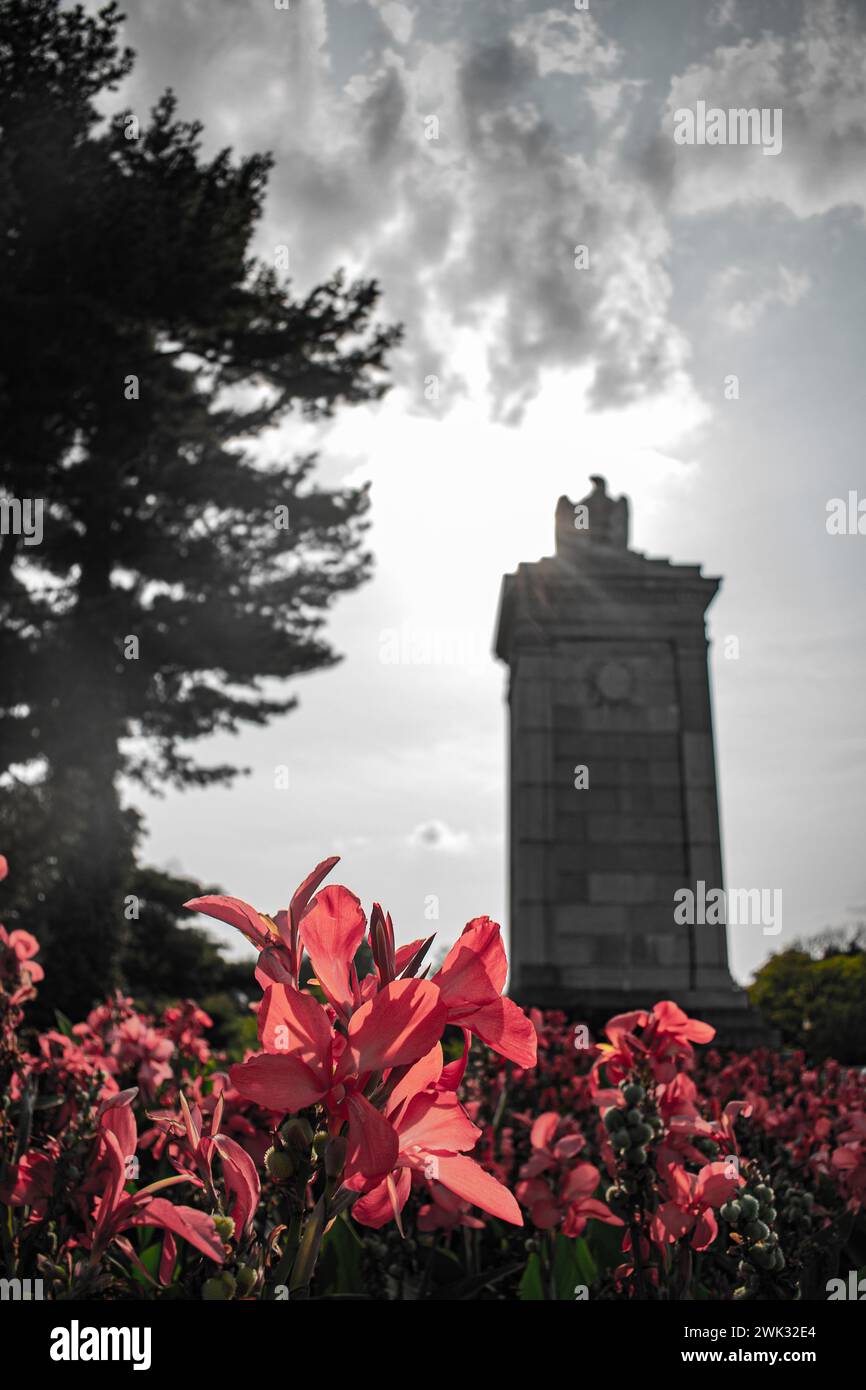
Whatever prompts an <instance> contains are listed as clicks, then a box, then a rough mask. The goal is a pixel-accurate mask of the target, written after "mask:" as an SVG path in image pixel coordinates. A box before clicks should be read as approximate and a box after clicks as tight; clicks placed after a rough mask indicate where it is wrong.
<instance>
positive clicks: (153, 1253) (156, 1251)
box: [130, 1241, 174, 1290]
mask: <svg viewBox="0 0 866 1390" xmlns="http://www.w3.org/2000/svg"><path fill="white" fill-rule="evenodd" d="M161 1256H162V1241H157V1243H156V1244H155V1245H149V1246H148V1247H147V1249H146V1250H140V1251H139V1252H138V1258H139V1259H140V1260H141V1263H142V1264H143V1265H144V1267H145V1269H146V1270H147V1272H148V1274H149V1275H150V1277H151V1278H152V1279H155V1280H157V1282H158V1281H159V1261H160V1258H161ZM130 1269H131V1271H132V1277H133V1279H135V1280H137V1282H138V1283H139V1284H143V1285H144V1287H145V1288H146V1289H148V1290H151V1288H152V1286H151V1285H150V1284H148V1282H147V1280H146V1279H145V1277H144V1275H143V1274H142V1272H141V1270H140V1269H139V1268H138V1266H137V1265H134V1264H131V1263H130ZM173 1273H174V1271H173V1270H172V1274H173Z"/></svg>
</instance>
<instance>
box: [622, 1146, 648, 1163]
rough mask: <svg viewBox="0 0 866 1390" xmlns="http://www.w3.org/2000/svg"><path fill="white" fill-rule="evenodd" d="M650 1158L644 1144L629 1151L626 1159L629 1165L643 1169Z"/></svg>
mask: <svg viewBox="0 0 866 1390" xmlns="http://www.w3.org/2000/svg"><path fill="white" fill-rule="evenodd" d="M648 1157H649V1155H648V1154H647V1151H646V1149H645V1148H644V1146H643V1144H638V1145H637V1147H636V1148H633V1149H629V1150H628V1152H627V1153H626V1159H627V1160H628V1162H629V1163H632V1164H634V1166H635V1168H642V1167H643V1165H644V1164H645V1163H646V1161H647V1158H648Z"/></svg>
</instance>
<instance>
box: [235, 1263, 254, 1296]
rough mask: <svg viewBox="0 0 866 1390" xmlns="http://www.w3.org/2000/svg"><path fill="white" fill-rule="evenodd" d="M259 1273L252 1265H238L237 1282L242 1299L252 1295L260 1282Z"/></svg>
mask: <svg viewBox="0 0 866 1390" xmlns="http://www.w3.org/2000/svg"><path fill="white" fill-rule="evenodd" d="M258 1278H259V1272H258V1270H257V1269H253V1267H252V1265H238V1272H237V1281H238V1291H239V1293H240V1295H241V1297H242V1298H246V1296H247V1294H250V1293H252V1291H253V1289H254V1288H255V1287H256V1284H257V1282H258Z"/></svg>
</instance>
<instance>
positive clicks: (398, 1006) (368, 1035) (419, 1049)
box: [348, 980, 447, 1075]
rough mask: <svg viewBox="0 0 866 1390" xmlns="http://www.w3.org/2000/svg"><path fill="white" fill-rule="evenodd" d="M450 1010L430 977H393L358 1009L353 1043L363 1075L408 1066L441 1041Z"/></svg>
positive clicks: (352, 1024) (352, 1025)
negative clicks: (427, 978)
mask: <svg viewBox="0 0 866 1390" xmlns="http://www.w3.org/2000/svg"><path fill="white" fill-rule="evenodd" d="M446 1019H447V1010H446V1008H445V1005H444V1004H443V1003H442V1000H441V997H440V994H439V990H438V989H437V987H436V986H435V985H434V984H432V983H431V982H430V981H429V980H393V981H392V982H391V984H389V985H386V986H385V988H384V989H381V990H380V991H379V993H378V994H377V995H376V996H375V997H374V998H373V999H370V1000H369V1001H368V1002H367V1003H366V1004H362V1005H361V1007H360V1008H359V1009H356V1011H355V1013H354V1014H353V1016H352V1020H351V1022H350V1024H349V1030H348V1034H349V1045H350V1048H351V1052H352V1058H353V1061H354V1063H355V1066H356V1069H357V1071H358V1074H359V1075H362V1074H363V1073H365V1072H376V1071H384V1069H385V1068H386V1067H399V1066H405V1065H406V1064H407V1063H409V1062H416V1061H417V1060H418V1058H419V1057H423V1056H425V1055H426V1054H427V1053H428V1052H429V1051H430V1050H431V1048H432V1047H433V1046H434V1045H435V1044H436V1043H437V1042H438V1041H439V1039H440V1038H441V1036H442V1031H443V1029H444V1027H445V1022H446Z"/></svg>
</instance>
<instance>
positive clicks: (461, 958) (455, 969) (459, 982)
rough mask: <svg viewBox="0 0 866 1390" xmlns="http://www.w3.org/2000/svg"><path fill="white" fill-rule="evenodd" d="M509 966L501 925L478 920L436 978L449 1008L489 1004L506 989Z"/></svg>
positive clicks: (459, 941) (468, 930)
mask: <svg viewBox="0 0 866 1390" xmlns="http://www.w3.org/2000/svg"><path fill="white" fill-rule="evenodd" d="M507 973H508V962H507V960H506V957H505V947H504V946H503V944H502V936H501V933H500V927H499V923H498V922H493V921H491V919H490V918H489V917H476V918H475V919H474V920H473V921H471V922H469V923H467V925H466V926H465V927H464V928H463V932H462V933H461V935H460V936H459V937H458V938H457V940H456V941H455V943H454V945H453V946H452V947H451V950H450V951H449V952H448V954H447V956H446V957H445V960H444V961H443V963H442V966H441V968H440V969H439V970H437V972H436V974H435V975H434V976H433V979H434V980H435V982H436V984H437V985H438V986H439V988H440V989H441V990H442V997H443V998H444V1000H445V1002H446V1003H447V1004H448V1005H449V1007H453V1008H460V1009H462V1008H465V1007H467V1006H468V1005H475V1006H476V1007H477V1006H478V1005H480V1004H485V1003H489V1001H490V1000H491V999H495V998H496V996H497V995H500V994H501V993H502V991H503V989H504V988H505V977H506V975H507Z"/></svg>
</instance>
